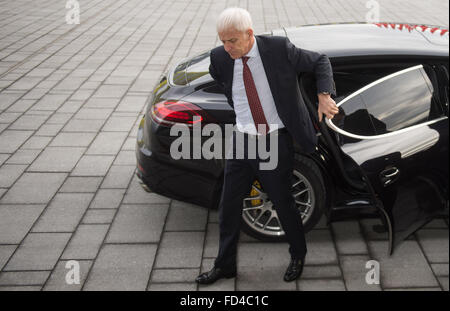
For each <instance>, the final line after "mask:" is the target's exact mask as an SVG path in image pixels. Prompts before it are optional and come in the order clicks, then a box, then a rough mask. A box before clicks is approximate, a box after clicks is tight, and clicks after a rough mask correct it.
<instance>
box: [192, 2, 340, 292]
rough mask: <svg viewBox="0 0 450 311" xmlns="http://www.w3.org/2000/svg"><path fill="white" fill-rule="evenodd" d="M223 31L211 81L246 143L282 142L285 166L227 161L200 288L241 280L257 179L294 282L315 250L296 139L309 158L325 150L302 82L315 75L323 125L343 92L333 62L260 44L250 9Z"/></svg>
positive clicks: (273, 40)
mask: <svg viewBox="0 0 450 311" xmlns="http://www.w3.org/2000/svg"><path fill="white" fill-rule="evenodd" d="M217 32H218V34H219V38H220V40H221V41H222V42H223V46H220V47H217V48H215V49H213V50H212V51H211V56H210V58H211V65H210V68H209V71H210V74H211V76H212V77H213V78H214V80H215V81H216V82H217V83H218V84H219V86H221V87H222V88H223V91H224V93H225V95H226V97H227V99H228V102H229V104H230V105H231V106H232V107H233V109H234V111H235V113H236V127H237V130H238V131H239V132H243V133H244V142H245V143H247V142H248V140H250V139H255V138H256V139H267V140H269V139H270V138H271V137H274V135H275V136H276V137H277V139H278V146H277V148H278V149H277V151H278V165H277V166H276V167H275V169H272V170H261V169H260V166H259V164H260V163H261V161H262V160H261V159H260V158H259V156H257V157H256V159H254V158H251V157H248V154H249V152H250V150H246V149H244V155H245V156H244V159H236V158H232V159H227V161H226V164H225V172H224V184H223V190H222V196H221V201H220V206H219V226H220V241H219V253H218V256H217V258H216V260H215V263H214V267H213V268H212V269H211V270H210V271H209V272H206V273H203V274H200V275H199V276H198V277H197V279H196V282H197V283H200V284H211V283H214V282H215V281H216V280H218V279H221V278H231V277H235V276H236V256H237V244H238V238H239V232H240V224H241V214H242V207H243V199H244V198H245V196H246V194H248V193H249V191H250V189H251V185H252V182H253V180H254V178H255V177H257V178H258V179H259V181H260V183H261V184H262V187H263V189H264V191H265V192H266V193H267V194H268V196H269V198H270V200H271V201H272V203H273V206H274V207H275V209H276V212H277V215H278V218H279V220H280V223H281V226H282V228H283V230H284V232H285V234H286V238H287V241H288V243H289V252H290V255H291V260H290V263H289V265H288V268H287V270H286V273H285V275H284V280H285V281H287V282H289V281H293V280H295V279H297V278H298V277H299V276H300V275H301V273H302V271H303V265H304V261H305V256H306V251H307V249H306V241H305V235H304V231H303V225H302V221H301V217H300V215H299V213H298V211H297V209H296V205H295V200H294V198H293V195H292V192H291V182H290V181H291V177H292V171H293V164H294V148H293V141H292V139H295V141H296V142H297V143H298V144H299V146H300V147H301V148H302V151H303V152H304V153H311V152H314V151H315V147H316V143H317V136H316V133H315V130H314V128H313V125H312V122H311V120H310V117H309V114H308V111H307V109H306V106H305V104H304V102H303V99H302V96H301V94H300V89H299V85H298V76H299V75H300V74H301V73H303V72H312V73H314V74H315V77H316V81H317V90H318V101H319V109H318V114H319V120H320V121H321V120H322V115H323V114H325V116H326V117H327V118H329V119H331V118H333V115H334V114H336V113H338V109H337V107H336V103H335V102H334V101H333V99H332V98H331V97H330V95H331V94H334V93H335V90H334V82H333V74H332V69H331V65H330V62H329V60H328V58H327V57H326V56H325V55H321V54H319V53H316V52H312V51H307V50H303V49H300V48H297V47H295V46H294V45H293V44H292V43H291V42H290V41H289V39H287V38H285V37H275V36H273V37H270V36H256V37H255V36H254V34H253V29H252V22H251V17H250V14H249V13H248V12H247V11H246V10H243V9H239V8H229V9H226V10H225V11H223V12H222V13H221V15H220V16H219V19H218V22H217ZM235 136H236V135H235ZM234 142H236V137H234ZM245 145H246V144H244V146H245ZM244 148H245V147H244ZM233 151H235V149H233Z"/></svg>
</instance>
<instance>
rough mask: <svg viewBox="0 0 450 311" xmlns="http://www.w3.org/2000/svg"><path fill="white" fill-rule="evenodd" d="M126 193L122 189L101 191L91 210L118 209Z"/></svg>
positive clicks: (96, 196)
mask: <svg viewBox="0 0 450 311" xmlns="http://www.w3.org/2000/svg"><path fill="white" fill-rule="evenodd" d="M124 193H125V191H124V190H122V189H100V190H99V191H98V192H97V194H96V195H95V198H94V200H93V201H92V204H91V206H90V208H118V207H119V205H120V202H121V200H122V198H123V195H124Z"/></svg>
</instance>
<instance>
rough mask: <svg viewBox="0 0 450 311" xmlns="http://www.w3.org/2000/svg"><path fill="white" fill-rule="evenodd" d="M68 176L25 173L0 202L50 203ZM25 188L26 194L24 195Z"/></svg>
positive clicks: (63, 174) (62, 174) (64, 174)
mask: <svg viewBox="0 0 450 311" xmlns="http://www.w3.org/2000/svg"><path fill="white" fill-rule="evenodd" d="M66 176H67V174H66V173H24V174H23V175H22V176H21V177H20V178H19V180H17V182H16V183H15V184H14V186H12V187H11V188H10V189H9V190H8V192H7V193H6V194H5V195H4V196H3V197H2V199H0V203H2V204H7V203H15V204H21V203H36V204H40V203H42V204H44V203H48V202H49V201H50V199H51V198H52V197H53V195H54V194H55V193H56V191H57V190H58V189H59V187H60V186H61V184H62V183H63V182H64V179H65V178H66ZM24 189H26V191H27V195H26V196H24V195H23V192H24Z"/></svg>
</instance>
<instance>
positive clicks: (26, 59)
mask: <svg viewBox="0 0 450 311" xmlns="http://www.w3.org/2000/svg"><path fill="white" fill-rule="evenodd" d="M94 6H95V4H94V5H93V6H92V7H90V8H89V9H91V8H93V7H94ZM89 9H88V10H89ZM88 10H86V11H88ZM103 11H104V8H103V9H100V10H99V11H98V12H97V14H93V15H91V16H89V18H88V19H86V20H89V19H91V18H94V17H96V16H98V15H99V14H101V13H103ZM64 24H65V23H63V24H61V25H60V26H57V27H56V28H54V29H52V30H51V31H49V32H48V33H50V32H52V31H54V30H55V29H57V28H59V27H61V26H62V25H64ZM75 28H76V27H73V28H71V29H69V30H68V31H66V32H64V33H63V34H61V35H59V36H58V37H57V38H56V39H54V40H53V41H52V42H50V43H47V44H46V45H45V46H44V47H42V48H40V49H39V50H37V51H35V52H33V53H32V54H30V55H29V56H27V57H26V58H25V59H24V60H22V61H20V62H18V63H17V64H15V65H13V66H12V67H11V68H9V69H8V70H7V71H5V72H4V73H2V74H0V79H1V78H2V77H4V76H5V75H7V74H8V73H10V72H11V71H13V70H14V69H16V68H17V67H19V66H20V65H22V64H24V63H26V62H27V61H29V60H30V59H32V58H33V57H35V56H36V55H37V54H39V53H40V52H43V51H45V50H46V49H47V48H48V47H49V46H51V45H52V44H54V43H56V42H57V41H59V40H61V39H62V38H63V37H65V36H66V35H68V34H69V33H71V32H72V30H74V29H75ZM48 33H47V34H48ZM16 52H17V51H16ZM29 72H30V71H29ZM29 72H27V73H29ZM23 76H24V75H23ZM23 76H22V77H23ZM22 77H20V78H19V79H21V78H22ZM19 79H17V80H19ZM17 80H16V81H17ZM16 81H14V82H12V83H11V84H9V85H7V86H6V87H5V88H7V87H9V86H11V85H12V84H14V83H15V82H16Z"/></svg>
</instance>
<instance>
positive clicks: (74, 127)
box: [62, 119, 105, 133]
mask: <svg viewBox="0 0 450 311" xmlns="http://www.w3.org/2000/svg"><path fill="white" fill-rule="evenodd" d="M104 122H105V121H104V120H80V119H73V120H70V121H69V122H68V123H67V125H66V126H65V127H64V128H63V129H62V131H63V132H94V133H97V132H98V131H99V130H100V128H101V127H102V126H103V123H104Z"/></svg>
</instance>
